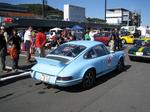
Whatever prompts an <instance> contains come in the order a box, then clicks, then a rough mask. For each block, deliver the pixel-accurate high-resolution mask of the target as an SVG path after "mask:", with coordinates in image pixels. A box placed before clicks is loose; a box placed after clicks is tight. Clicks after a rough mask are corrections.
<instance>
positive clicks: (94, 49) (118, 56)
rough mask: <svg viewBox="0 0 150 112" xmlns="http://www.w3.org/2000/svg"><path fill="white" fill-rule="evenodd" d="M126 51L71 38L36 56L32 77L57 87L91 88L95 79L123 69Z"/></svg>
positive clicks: (95, 42)
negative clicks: (76, 86) (111, 51)
mask: <svg viewBox="0 0 150 112" xmlns="http://www.w3.org/2000/svg"><path fill="white" fill-rule="evenodd" d="M124 56H125V54H124V52H123V51H117V52H113V53H110V52H109V51H108V49H107V48H106V47H105V45H104V44H103V43H101V42H97V41H71V42H68V43H65V44H62V45H61V46H59V47H58V48H56V49H55V50H53V51H52V52H50V53H49V54H48V55H47V56H46V57H45V58H41V57H36V60H37V64H36V65H34V66H33V67H32V73H31V77H32V78H34V79H36V80H39V81H42V82H44V83H48V84H51V85H56V86H62V87H65V86H71V85H75V84H79V83H80V84H81V85H82V87H83V88H90V87H92V86H93V84H94V82H95V78H97V77H99V76H102V75H104V74H106V73H108V72H110V71H113V70H115V69H117V70H118V71H119V72H121V71H123V69H124Z"/></svg>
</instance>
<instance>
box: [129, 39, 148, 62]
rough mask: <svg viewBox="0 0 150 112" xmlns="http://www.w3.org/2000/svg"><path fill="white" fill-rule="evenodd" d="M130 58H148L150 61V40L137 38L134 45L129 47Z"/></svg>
mask: <svg viewBox="0 0 150 112" xmlns="http://www.w3.org/2000/svg"><path fill="white" fill-rule="evenodd" d="M128 56H129V58H130V60H132V61H133V60H149V61H150V40H146V41H145V40H137V41H136V43H135V45H134V46H133V47H132V48H130V49H129V51H128Z"/></svg>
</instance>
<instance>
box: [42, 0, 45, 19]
mask: <svg viewBox="0 0 150 112" xmlns="http://www.w3.org/2000/svg"><path fill="white" fill-rule="evenodd" d="M42 16H43V18H45V0H42Z"/></svg>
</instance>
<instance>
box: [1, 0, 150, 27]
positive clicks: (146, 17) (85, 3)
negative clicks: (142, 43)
mask: <svg viewBox="0 0 150 112" xmlns="http://www.w3.org/2000/svg"><path fill="white" fill-rule="evenodd" d="M104 1H105V0H47V2H48V5H50V6H52V7H54V8H57V9H60V10H63V5H64V4H71V5H76V6H81V7H84V8H85V9H86V17H96V18H101V19H104V12H105V11H104ZM0 2H5V3H10V4H23V3H42V0H0ZM107 8H108V9H110V8H126V9H128V10H131V11H134V10H136V11H138V12H140V13H141V15H142V25H150V13H148V12H149V11H150V0H107Z"/></svg>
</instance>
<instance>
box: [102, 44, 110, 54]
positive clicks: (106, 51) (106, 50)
mask: <svg viewBox="0 0 150 112" xmlns="http://www.w3.org/2000/svg"><path fill="white" fill-rule="evenodd" d="M102 48H103V49H104V51H105V53H106V54H110V52H109V50H108V49H107V48H106V47H105V46H104V45H102Z"/></svg>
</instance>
